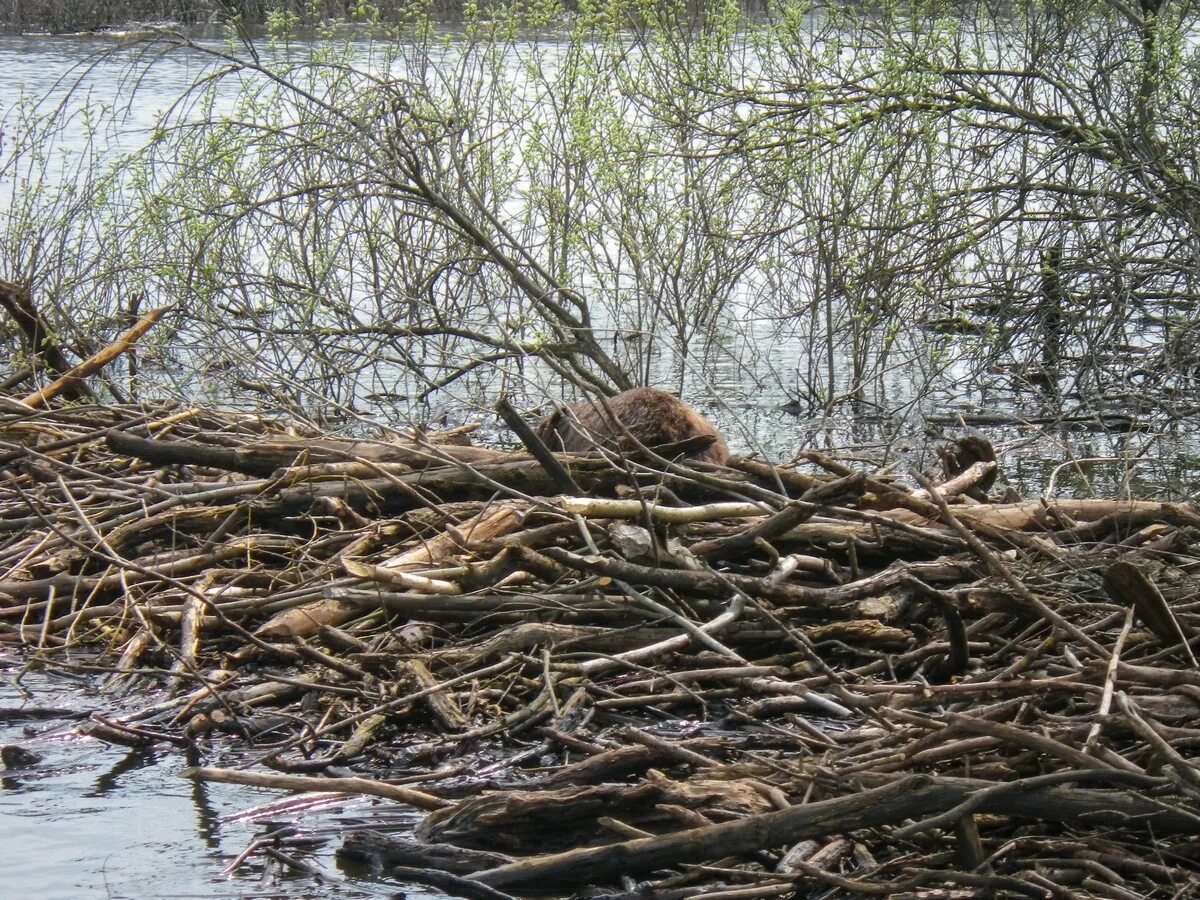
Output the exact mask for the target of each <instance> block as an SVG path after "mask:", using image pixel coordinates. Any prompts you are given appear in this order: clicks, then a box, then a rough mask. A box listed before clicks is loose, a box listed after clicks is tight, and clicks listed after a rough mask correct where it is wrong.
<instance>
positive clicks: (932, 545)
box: [0, 402, 1200, 900]
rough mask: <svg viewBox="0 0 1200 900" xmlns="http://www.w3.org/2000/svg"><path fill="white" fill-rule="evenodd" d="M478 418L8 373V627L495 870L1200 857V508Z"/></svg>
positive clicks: (912, 870)
mask: <svg viewBox="0 0 1200 900" xmlns="http://www.w3.org/2000/svg"><path fill="white" fill-rule="evenodd" d="M463 437H464V435H463V432H462V430H459V431H456V432H447V433H443V434H413V435H410V436H409V437H408V438H406V439H404V440H391V441H387V442H372V441H350V440H344V439H339V438H334V437H331V436H328V435H318V434H309V433H300V432H297V431H296V430H295V429H289V428H287V427H285V426H284V425H283V424H282V423H279V422H277V421H274V420H272V419H270V418H266V417H253V416H246V415H234V414H224V413H217V412H213V411H209V410H203V409H197V408H186V407H172V406H166V405H159V406H139V407H132V406H128V407H122V406H84V405H80V406H75V407H72V408H69V409H31V408H29V407H28V406H22V405H21V404H17V403H3V402H0V476H2V477H0V642H3V643H4V644H7V645H8V646H10V647H11V646H13V645H24V646H26V647H30V648H37V650H38V654H37V657H36V659H37V660H38V661H40V662H41V663H43V664H48V665H60V666H64V667H65V666H69V665H75V666H78V665H79V662H78V661H79V659H80V657H81V650H82V649H84V648H87V649H88V650H89V651H90V658H91V659H92V660H93V661H94V662H93V663H92V664H91V665H92V667H93V668H99V669H103V670H104V671H106V672H108V673H109V675H108V678H109V681H108V684H109V688H110V689H111V690H120V691H124V692H126V694H127V697H126V702H127V703H128V704H129V709H130V711H129V713H128V714H127V715H124V716H121V717H120V718H118V719H114V718H99V717H94V718H93V720H92V721H91V722H89V723H88V724H87V725H86V728H87V730H88V731H89V733H91V734H93V735H95V736H97V737H99V738H101V739H103V740H108V741H112V742H117V743H123V744H132V745H143V744H150V743H158V742H161V743H167V744H170V745H179V746H192V747H194V748H196V751H197V752H198V753H200V754H201V755H203V754H204V753H205V752H208V751H210V750H212V749H213V748H215V747H217V746H221V747H224V748H226V749H228V748H229V747H231V746H232V747H235V748H237V749H239V750H240V752H241V753H242V754H244V758H246V759H248V760H250V761H251V762H252V763H253V765H250V766H247V767H245V768H242V769H236V770H234V769H212V768H196V769H192V770H190V771H189V774H190V775H192V776H193V777H196V778H204V779H211V780H219V781H237V782H242V783H254V784H265V785H270V786H276V787H278V788H280V789H284V790H301V791H323V792H329V791H335V792H347V793H352V794H368V795H372V796H377V797H381V798H384V799H386V800H387V801H388V802H389V803H394V804H404V805H408V806H411V807H415V808H417V809H420V810H424V811H427V815H426V816H425V818H424V820H423V821H422V823H421V825H420V827H419V828H418V829H417V831H416V832H415V833H411V832H404V831H402V830H399V829H397V828H396V827H395V826H393V825H391V824H388V823H387V822H385V823H384V824H381V825H380V826H379V827H376V828H365V829H360V830H357V831H353V832H351V833H347V834H346V835H344V836H343V845H342V847H341V852H342V853H343V854H345V855H346V856H348V857H353V858H358V859H366V860H369V861H371V862H373V863H375V864H377V865H381V866H383V867H385V868H386V869H389V870H391V871H394V873H395V874H396V877H397V878H398V879H402V880H404V881H418V882H424V883H429V884H434V885H438V886H440V887H441V888H442V889H443V890H446V891H448V892H450V893H454V894H458V895H461V896H470V897H502V896H511V895H513V894H522V893H527V892H539V893H542V894H545V893H547V892H551V893H553V892H558V893H559V894H567V893H571V892H577V891H579V890H581V889H585V888H588V889H590V890H591V891H592V895H593V896H605V897H629V898H633V897H648V896H653V897H657V898H684V897H689V898H690V897H706V898H723V900H724V898H757V897H773V896H781V897H782V896H791V895H793V894H796V895H800V896H807V895H809V894H810V893H812V892H814V891H817V892H820V894H821V896H829V897H859V896H894V897H918V896H920V897H932V896H944V897H959V896H962V897H968V896H979V897H983V896H1020V897H1025V896H1029V897H1065V896H1070V897H1085V896H1087V897H1105V898H1112V897H1133V896H1140V897H1145V896H1163V897H1166V896H1187V895H1192V894H1193V893H1195V892H1196V890H1197V884H1198V880H1197V879H1198V878H1200V875H1198V872H1200V866H1198V864H1197V863H1198V848H1197V846H1196V842H1195V836H1196V835H1197V834H1200V812H1197V809H1196V803H1195V800H1196V798H1197V797H1198V796H1200V769H1198V768H1197V766H1196V764H1195V763H1194V761H1193V760H1192V759H1191V757H1192V756H1193V755H1194V753H1195V750H1196V748H1197V747H1200V727H1197V716H1198V714H1200V666H1197V663H1196V659H1195V657H1194V655H1193V651H1192V645H1193V644H1194V643H1195V640H1196V635H1197V625H1198V624H1200V604H1198V601H1197V600H1196V597H1197V596H1200V594H1198V590H1197V589H1198V587H1200V582H1198V581H1197V578H1196V574H1195V570H1196V564H1197V557H1196V556H1195V554H1194V552H1193V549H1192V548H1193V546H1194V544H1195V542H1196V540H1197V536H1198V535H1200V531H1197V525H1198V524H1200V517H1198V516H1197V514H1196V513H1195V512H1194V511H1193V510H1192V509H1190V508H1188V507H1187V506H1183V505H1177V504H1171V503H1158V502H1150V501H1130V500H1122V501H1116V500H1086V501H1082V500H1070V501H1062V502H1057V503H1042V502H1036V501H1031V502H1023V503H1003V504H1001V503H991V502H987V498H986V494H985V493H984V491H983V490H982V489H983V488H986V486H987V484H988V483H989V481H990V478H991V476H992V473H993V470H994V466H995V463H994V462H991V461H988V460H986V459H967V460H962V462H963V465H960V466H958V467H957V468H958V469H959V470H960V471H957V472H956V474H955V477H953V478H950V479H949V480H947V481H944V482H943V483H942V484H941V485H937V486H935V485H933V484H929V483H926V484H924V486H923V487H920V488H916V487H913V488H910V487H905V486H903V485H901V484H899V483H897V482H895V481H893V480H890V479H888V478H884V477H881V476H880V475H879V474H878V473H877V472H872V471H867V470H866V468H854V467H851V466H849V465H847V464H845V463H844V462H842V461H839V460H835V459H831V458H827V457H824V456H821V455H819V454H808V455H807V457H806V459H805V465H804V469H805V471H801V469H800V468H799V467H783V468H776V467H772V466H768V465H765V464H763V463H760V462H755V461H752V460H745V459H734V460H732V462H731V466H730V467H729V468H722V467H715V466H701V465H699V464H697V465H694V466H685V465H682V464H680V463H678V462H673V461H672V460H671V459H670V458H668V457H669V456H670V455H671V454H670V453H669V452H666V451H665V450H663V448H659V452H653V451H648V452H647V453H646V454H645V455H644V456H643V457H636V458H635V457H629V456H624V457H616V456H606V455H605V454H603V453H602V452H598V453H596V454H594V455H590V456H574V457H572V456H564V455H559V456H554V457H548V456H547V454H545V453H539V454H538V455H533V454H530V455H526V454H514V453H506V452H501V451H496V450H489V449H484V448H478V447H471V446H467V445H464V443H463V440H462V439H463ZM533 449H535V450H537V449H538V448H536V447H535V448H533ZM968 449H969V448H968ZM950 456H953V454H950ZM857 465H858V466H860V467H862V466H863V464H862V463H861V462H860V463H858V464H857ZM67 649H71V650H72V652H71V653H70V654H66V653H65V652H63V651H65V650H67ZM151 683H158V684H161V683H165V684H166V685H168V686H169V688H170V690H171V693H170V695H169V696H168V697H167V699H161V697H162V695H161V694H158V695H157V697H156V699H155V701H154V702H151V701H149V700H146V699H145V697H146V696H147V694H146V693H144V692H139V691H136V690H135V688H137V687H138V686H142V685H148V684H151ZM483 758H486V759H488V760H492V762H491V763H489V764H487V765H483V764H481V762H480V760H481V759H483ZM389 821H390V820H389Z"/></svg>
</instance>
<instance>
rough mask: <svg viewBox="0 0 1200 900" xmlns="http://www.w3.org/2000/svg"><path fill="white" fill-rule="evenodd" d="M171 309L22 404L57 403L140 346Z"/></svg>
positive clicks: (157, 312) (156, 312)
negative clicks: (140, 341)
mask: <svg viewBox="0 0 1200 900" xmlns="http://www.w3.org/2000/svg"><path fill="white" fill-rule="evenodd" d="M170 308H171V307H169V306H160V307H158V309H152V310H150V312H148V313H146V314H145V315H144V316H142V317H141V319H139V320H138V322H137V324H136V325H134V326H133V327H132V328H130V329H129V330H128V331H126V332H125V333H124V334H123V335H121V336H120V337H119V338H117V339H116V340H115V341H113V342H112V343H111V344H109V345H108V346H107V347H105V348H104V349H103V350H101V351H100V352H99V353H94V354H92V355H91V356H89V357H88V358H87V359H85V360H84V361H83V362H81V363H80V364H79V365H77V366H75V367H74V368H72V369H70V370H68V371H66V372H64V373H63V374H62V375H60V376H59V377H58V378H56V379H55V380H54V381H52V382H50V383H49V384H48V385H46V386H45V387H44V388H42V389H41V390H40V391H34V392H33V393H32V394H30V395H29V396H28V397H24V398H23V399H22V400H21V402H22V403H26V404H28V405H29V406H33V407H39V406H44V405H45V404H46V403H47V401H49V400H52V399H54V398H55V397H57V396H58V395H59V394H61V393H63V392H64V391H68V390H72V389H75V388H77V387H79V386H80V385H82V383H83V380H84V379H85V378H87V377H88V376H90V375H94V374H95V373H96V372H99V371H100V370H101V369H103V368H104V367H105V366H106V365H108V364H109V363H110V362H112V361H113V360H114V359H116V358H117V357H118V356H120V355H121V354H122V353H125V352H127V351H129V350H131V349H133V345H134V344H136V343H137V341H138V338H140V337H141V336H142V335H143V334H145V333H146V332H147V331H149V330H150V329H151V328H153V327H154V323H155V322H157V321H158V320H159V319H160V318H162V315H163V313H165V312H167V310H169V309H170Z"/></svg>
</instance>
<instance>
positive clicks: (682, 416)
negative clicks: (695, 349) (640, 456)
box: [537, 387, 729, 465]
mask: <svg viewBox="0 0 1200 900" xmlns="http://www.w3.org/2000/svg"><path fill="white" fill-rule="evenodd" d="M606 402H607V404H608V409H609V410H611V411H612V415H613V416H615V417H616V419H617V422H614V421H613V419H612V418H611V417H610V416H609V413H608V411H607V410H605V408H604V406H602V405H601V404H600V402H599V401H591V400H585V401H584V402H582V403H576V404H574V405H573V406H567V407H562V408H559V409H557V410H555V411H554V412H553V413H551V414H550V415H549V416H547V417H546V418H545V419H543V420H542V421H541V423H540V424H539V425H538V427H537V435H538V437H540V438H541V439H542V440H543V441H544V442H545V443H546V446H547V447H549V448H550V449H551V450H555V451H559V450H565V451H566V452H568V453H578V452H582V451H586V450H591V449H592V448H593V447H595V446H597V445H599V446H601V447H606V448H607V449H609V450H616V451H618V452H625V453H628V452H632V451H635V450H636V449H637V444H636V443H634V442H633V441H631V440H630V439H629V438H628V437H627V436H626V435H625V433H624V432H623V431H622V428H621V426H624V428H625V429H627V430H628V431H629V432H630V434H632V435H633V437H634V438H636V439H637V443H640V444H641V445H642V446H643V447H651V448H653V447H660V446H662V445H663V444H674V443H677V442H679V441H685V440H688V439H689V438H697V437H707V436H711V437H712V438H713V442H712V443H711V444H709V445H708V446H707V447H705V448H704V449H702V450H696V451H694V452H691V453H688V454H686V455H687V456H688V457H689V458H691V459H697V460H702V461H704V462H713V463H719V464H721V465H724V464H725V463H726V462H728V461H729V447H728V446H726V444H725V439H724V438H722V437H721V435H720V433H719V432H718V431H717V429H715V428H713V426H712V425H710V424H709V423H708V421H707V420H706V419H705V418H704V417H703V416H701V415H700V413H698V412H696V411H695V410H694V409H692V408H691V407H690V406H688V405H687V404H686V403H684V402H683V401H682V400H680V399H679V398H678V397H676V396H674V395H672V394H668V393H667V392H666V391H660V390H658V389H657V388H648V387H640V388H634V389H633V390H629V391H624V392H622V393H620V394H617V395H616V396H615V397H609V398H608V400H607V401H606ZM618 422H619V423H620V424H618Z"/></svg>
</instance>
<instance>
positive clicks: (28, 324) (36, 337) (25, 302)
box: [0, 280, 80, 398]
mask: <svg viewBox="0 0 1200 900" xmlns="http://www.w3.org/2000/svg"><path fill="white" fill-rule="evenodd" d="M0 306H2V307H4V309H5V311H7V312H8V314H9V315H10V316H12V318H13V321H14V322H16V323H17V327H18V328H20V329H21V331H22V333H24V335H25V343H26V345H27V346H28V348H29V355H30V357H31V359H33V360H34V362H33V365H32V369H33V370H35V371H36V369H37V368H38V367H40V366H45V367H46V368H47V369H48V370H49V371H50V372H51V373H52V374H53V375H54V376H55V377H58V376H59V375H62V374H63V373H65V372H67V371H68V370H69V369H70V368H71V363H70V362H69V361H68V360H67V357H66V355H65V354H64V353H63V352H62V349H61V348H60V347H59V346H58V344H57V343H56V342H55V341H54V336H53V333H52V332H51V331H50V329H49V327H47V325H46V322H45V320H44V319H43V318H42V314H41V313H40V312H39V311H38V308H37V307H36V306H35V305H34V303H33V298H32V297H30V296H29V292H28V291H27V290H25V289H24V288H22V287H21V286H20V285H18V284H13V283H12V282H11V281H4V280H0ZM68 396H69V397H71V398H74V397H78V396H80V391H79V389H78V388H72V389H71V391H70V393H69V394H68Z"/></svg>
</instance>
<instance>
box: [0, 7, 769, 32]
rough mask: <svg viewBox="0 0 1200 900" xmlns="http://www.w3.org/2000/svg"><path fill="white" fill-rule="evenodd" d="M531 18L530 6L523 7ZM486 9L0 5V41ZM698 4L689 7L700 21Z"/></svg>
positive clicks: (448, 16)
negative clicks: (31, 35)
mask: <svg viewBox="0 0 1200 900" xmlns="http://www.w3.org/2000/svg"><path fill="white" fill-rule="evenodd" d="M526 5H527V6H528V8H529V9H530V10H531V11H532V10H536V9H537V8H538V7H539V4H537V3H529V4H526ZM488 6H489V4H487V3H483V4H479V3H475V2H471V0H415V2H414V0H374V2H356V0H106V2H98V3H77V2H74V0H0V33H8V34H23V33H30V32H35V33H43V32H44V33H51V34H79V33H84V32H91V31H123V30H126V29H129V28H132V27H136V26H138V25H155V26H161V27H167V26H172V25H174V26H178V27H180V28H181V29H183V30H185V31H186V33H188V34H191V35H193V36H198V35H200V34H204V33H206V31H207V30H209V29H212V30H214V33H215V34H217V35H219V34H220V33H221V29H222V28H223V27H224V26H225V24H226V23H228V22H231V21H236V22H238V23H240V24H241V25H242V26H244V27H247V28H250V29H265V28H267V27H269V26H270V24H271V23H272V22H273V21H279V20H287V21H289V22H291V23H292V27H293V28H295V29H297V32H298V33H299V34H301V35H303V34H305V33H311V32H312V31H313V30H315V29H318V28H324V27H329V26H335V25H338V24H342V25H349V24H354V23H359V24H364V23H369V24H371V25H377V26H381V27H387V26H394V25H400V24H406V23H409V22H411V21H412V20H413V18H414V17H416V16H428V17H430V18H431V19H432V20H433V21H435V22H442V23H446V24H453V23H457V22H462V21H464V19H468V18H470V17H471V16H478V15H481V14H485V15H486V14H487V10H488ZM742 7H743V9H744V10H745V11H746V12H747V13H752V14H753V13H763V12H765V11H766V8H767V4H766V2H765V0H742ZM702 8H703V0H699V2H695V3H694V9H693V12H694V14H695V15H697V16H698V15H700V14H701V12H702ZM496 9H497V11H500V12H502V13H504V14H512V13H514V12H515V13H518V14H519V13H520V10H521V9H522V5H521V4H517V5H516V6H513V5H511V4H509V5H501V4H497V5H496ZM577 11H578V8H577V4H576V3H575V2H574V0H568V2H565V3H562V4H561V14H562V15H563V16H564V17H566V16H570V15H572V14H574V13H576V12H577Z"/></svg>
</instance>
